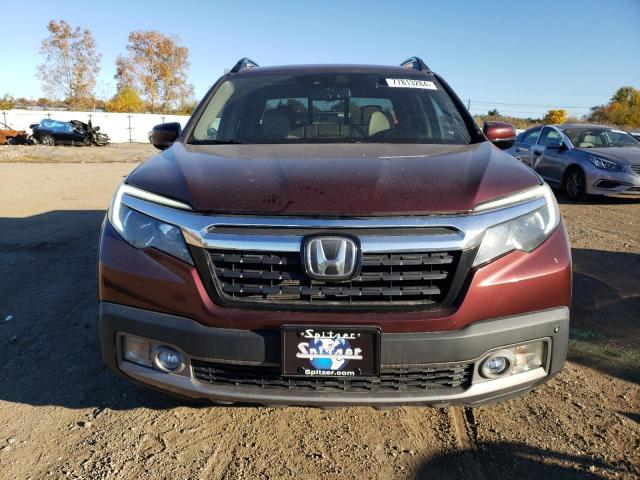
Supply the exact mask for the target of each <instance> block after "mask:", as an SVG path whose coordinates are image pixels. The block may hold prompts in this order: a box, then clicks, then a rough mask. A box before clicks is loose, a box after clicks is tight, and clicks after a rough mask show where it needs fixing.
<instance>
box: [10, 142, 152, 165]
mask: <svg viewBox="0 0 640 480" xmlns="http://www.w3.org/2000/svg"><path fill="white" fill-rule="evenodd" d="M157 151H158V150H156V149H155V147H154V146H153V145H151V144H149V143H112V144H110V145H105V146H104V147H71V146H57V147H45V146H44V145H0V163H12V162H20V163H61V162H64V163H104V162H108V163H111V162H134V163H135V162H142V161H144V160H146V159H147V158H149V157H150V156H151V155H153V154H154V153H156V152H157Z"/></svg>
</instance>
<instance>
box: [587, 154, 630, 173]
mask: <svg viewBox="0 0 640 480" xmlns="http://www.w3.org/2000/svg"><path fill="white" fill-rule="evenodd" d="M589 161H590V162H591V163H592V164H593V165H594V166H596V167H597V168H601V169H602V170H622V168H621V167H620V165H618V164H617V163H614V162H610V161H609V160H605V159H604V158H600V157H596V156H595V155H589Z"/></svg>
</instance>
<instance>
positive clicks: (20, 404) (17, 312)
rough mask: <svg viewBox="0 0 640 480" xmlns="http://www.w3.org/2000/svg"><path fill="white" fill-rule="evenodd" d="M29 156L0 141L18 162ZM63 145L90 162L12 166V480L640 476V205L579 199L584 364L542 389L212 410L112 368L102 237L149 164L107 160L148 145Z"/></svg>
mask: <svg viewBox="0 0 640 480" xmlns="http://www.w3.org/2000/svg"><path fill="white" fill-rule="evenodd" d="M28 148H33V147H28ZM135 148H138V147H135ZM135 148H132V149H131V150H135ZM140 148H141V147H140ZM12 150H13V147H0V163H2V162H5V161H6V158H17V157H15V156H14V157H12V155H14V153H11V151H12ZM50 150H52V149H48V151H50ZM147 150H149V149H147ZM15 151H22V150H21V149H16V150H15ZM52 151H54V152H55V159H56V161H58V160H61V159H62V158H64V155H67V153H66V152H70V153H69V155H73V157H74V158H73V159H72V161H75V162H78V161H82V160H83V159H84V161H86V162H87V163H86V164H68V163H58V164H42V163H40V164H15V163H5V164H0V273H1V275H0V365H1V366H0V472H1V473H0V477H1V478H3V479H4V478H7V479H26V478H32V479H41V478H84V479H112V478H125V479H145V478H154V479H155V478H171V479H205V478H207V479H209V478H226V479H232V478H344V479H348V478H354V479H355V478H358V479H361V478H379V479H389V478H412V479H415V478H424V479H431V478H433V479H447V478H479V479H492V480H494V479H500V478H544V479H549V478H552V479H567V478H568V479H572V478H576V479H577V478H594V479H595V478H629V479H631V478H638V476H640V347H639V346H640V334H639V332H640V329H639V328H638V327H639V326H640V201H620V200H611V201H609V200H605V201H601V200H596V201H590V202H587V203H585V204H580V205H568V204H562V206H561V208H562V211H563V213H564V216H565V219H566V221H567V223H568V225H569V231H570V236H571V240H572V244H573V247H574V261H575V290H574V303H575V305H574V309H573V318H572V325H573V327H572V340H571V342H572V344H571V351H570V361H569V362H568V364H567V367H566V368H565V370H564V371H563V372H562V373H561V374H560V375H559V376H558V377H556V378H555V379H554V380H553V381H551V382H550V383H549V384H547V385H544V386H542V387H540V388H538V389H536V390H535V391H534V392H533V393H531V394H529V395H528V396H526V397H523V398H521V399H516V400H511V401H508V402H506V403H502V404H499V405H494V406H488V407H482V408H478V409H463V408H451V409H448V410H431V409H423V408H415V407H406V408H395V409H391V410H387V411H378V410H373V409H370V408H364V407H363V408H348V409H342V410H337V411H323V410H317V409H302V408H283V409H271V408H255V407H251V406H246V407H245V406H241V407H217V406H211V405H208V404H207V405H195V406H194V405H186V404H184V403H181V402H179V401H175V400H173V399H171V398H168V397H164V396H162V395H160V394H155V393H150V392H148V391H146V390H143V389H140V388H138V387H136V386H134V385H133V384H131V383H130V382H127V381H125V380H122V379H120V378H118V377H117V376H115V375H114V374H112V373H111V372H110V371H108V370H107V369H106V367H105V366H104V365H103V364H102V361H101V359H100V354H99V347H98V332H97V328H96V315H97V312H96V306H97V298H96V280H95V274H96V272H95V269H96V262H95V259H96V240H97V235H98V230H99V226H100V223H101V221H102V218H103V215H104V209H105V208H106V206H107V204H108V202H109V199H110V196H111V193H112V191H113V189H114V188H115V186H116V184H117V183H118V182H119V181H120V179H121V177H122V176H123V175H125V174H126V173H127V172H128V171H130V170H131V169H132V168H133V167H134V166H135V165H132V164H130V163H129V164H126V163H109V164H105V163H91V162H92V161H93V160H94V159H95V156H94V154H95V152H99V151H105V152H106V151H112V152H114V153H121V154H123V155H124V156H125V157H127V158H134V157H128V156H127V155H128V154H131V155H138V154H142V153H143V152H142V150H140V151H137V150H136V151H135V152H133V151H129V150H128V149H127V148H122V147H113V149H111V150H107V149H98V148H87V149H84V148H60V149H58V148H55V149H53V150H52ZM7 152H9V153H7ZM59 152H62V153H59ZM151 152H152V150H149V152H147V153H151ZM16 155H17V154H16ZM47 155H48V153H47ZM58 155H60V156H58ZM30 158H31V157H30ZM121 158H122V157H121ZM3 159H4V160H3ZM112 160H114V159H112ZM30 161H33V160H30Z"/></svg>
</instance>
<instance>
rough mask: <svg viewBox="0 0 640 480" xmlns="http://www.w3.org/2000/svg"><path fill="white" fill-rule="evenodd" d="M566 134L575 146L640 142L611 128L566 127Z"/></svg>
mask: <svg viewBox="0 0 640 480" xmlns="http://www.w3.org/2000/svg"><path fill="white" fill-rule="evenodd" d="M566 134H567V136H568V137H569V140H571V143H573V146H574V147H576V148H602V147H640V142H639V141H638V140H636V139H635V138H633V137H632V136H631V135H629V134H628V133H627V132H624V131H622V130H616V129H613V128H602V127H599V128H568V129H567V130H566Z"/></svg>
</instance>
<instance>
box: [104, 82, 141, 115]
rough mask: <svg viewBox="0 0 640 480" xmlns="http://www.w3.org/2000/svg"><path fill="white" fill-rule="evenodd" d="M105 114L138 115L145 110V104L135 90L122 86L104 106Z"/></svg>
mask: <svg viewBox="0 0 640 480" xmlns="http://www.w3.org/2000/svg"><path fill="white" fill-rule="evenodd" d="M105 110H106V111H107V112H132V113H139V112H144V111H145V110H146V108H145V104H144V102H143V101H142V99H141V98H140V95H138V92H137V91H136V90H135V88H133V87H131V86H130V85H123V86H122V87H121V88H120V89H119V90H118V93H116V94H115V96H114V97H113V98H112V99H111V100H109V101H108V102H107V103H106V105H105Z"/></svg>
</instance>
